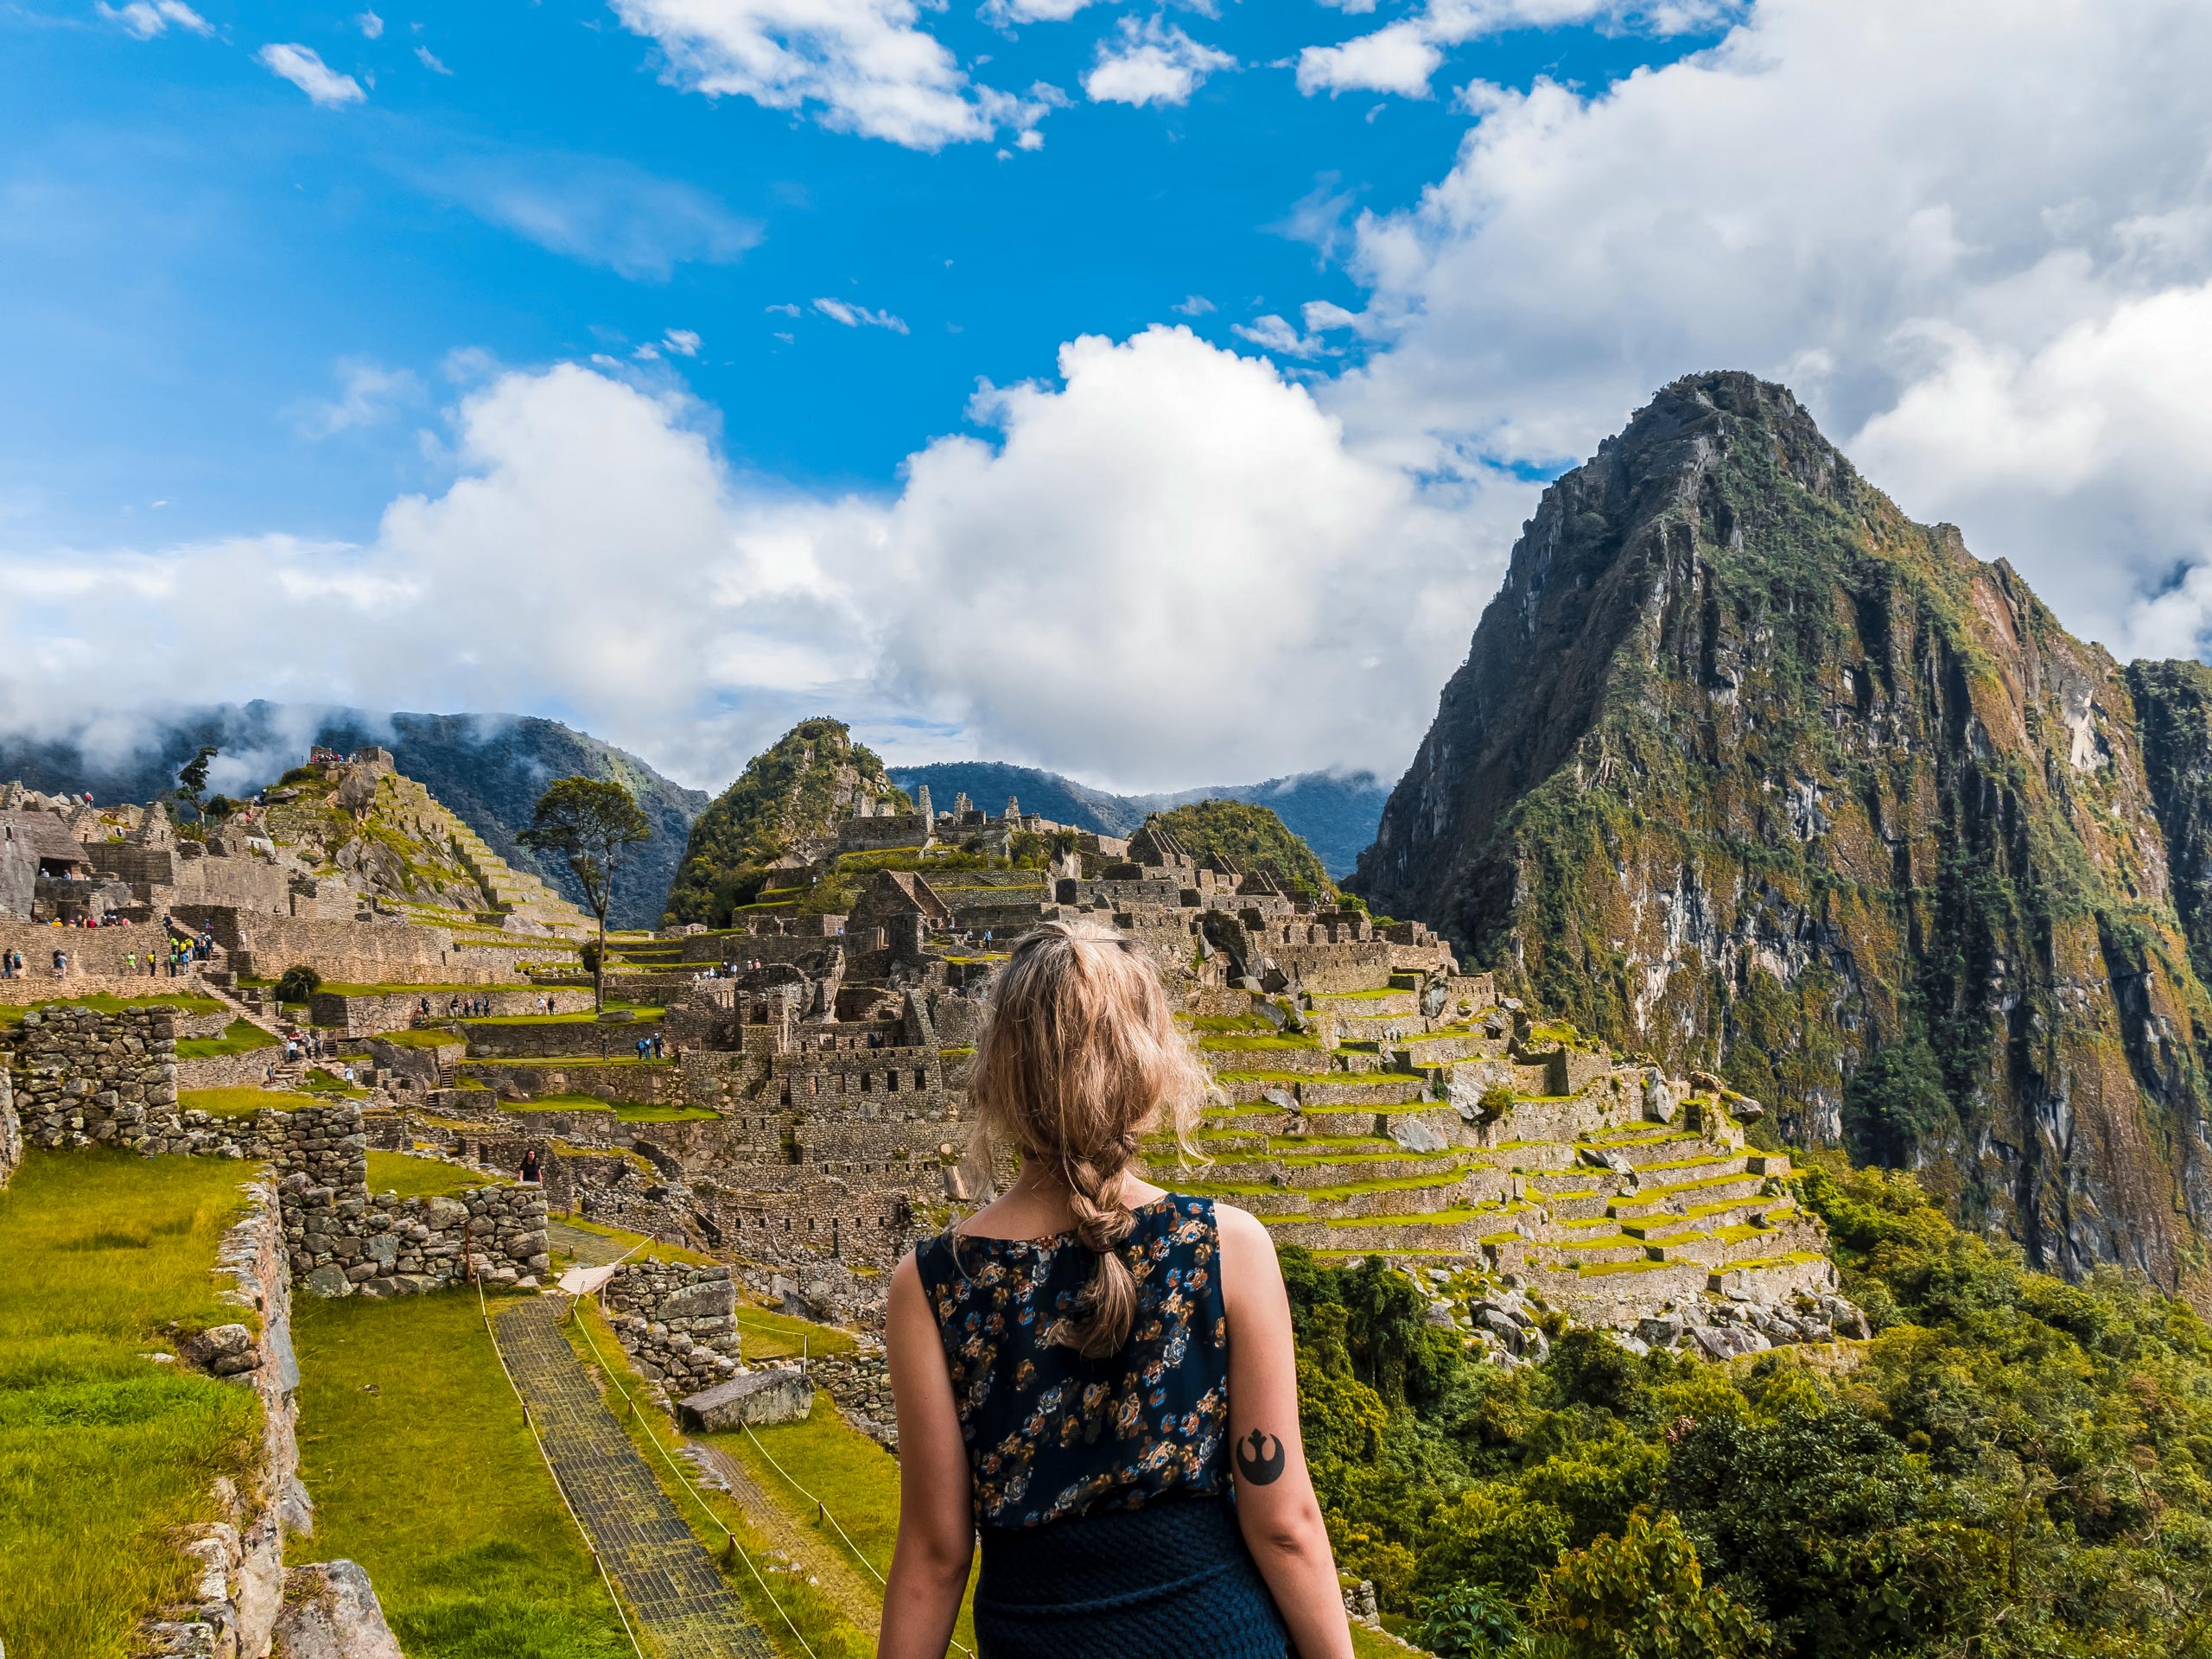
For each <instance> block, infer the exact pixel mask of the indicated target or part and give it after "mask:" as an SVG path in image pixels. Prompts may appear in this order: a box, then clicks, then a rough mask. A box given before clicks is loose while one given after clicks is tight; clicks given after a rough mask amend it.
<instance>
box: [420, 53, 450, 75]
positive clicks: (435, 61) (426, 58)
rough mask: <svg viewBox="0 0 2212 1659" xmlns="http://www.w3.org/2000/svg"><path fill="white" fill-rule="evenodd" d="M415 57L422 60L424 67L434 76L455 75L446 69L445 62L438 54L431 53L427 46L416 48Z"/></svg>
mask: <svg viewBox="0 0 2212 1659" xmlns="http://www.w3.org/2000/svg"><path fill="white" fill-rule="evenodd" d="M415 55H416V57H417V58H418V59H420V60H422V64H423V67H424V68H425V69H427V70H429V72H430V73H432V74H434V75H449V74H451V73H453V71H452V70H450V69H448V68H447V67H446V66H445V63H444V60H442V59H441V58H440V57H439V56H438V54H436V53H435V52H433V51H431V50H430V48H429V47H427V46H418V47H416V48H415Z"/></svg>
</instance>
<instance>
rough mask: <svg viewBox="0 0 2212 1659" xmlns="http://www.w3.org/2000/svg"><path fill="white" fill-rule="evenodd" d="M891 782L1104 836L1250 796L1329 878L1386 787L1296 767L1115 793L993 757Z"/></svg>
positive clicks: (1365, 834)
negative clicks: (1163, 790) (1010, 805)
mask: <svg viewBox="0 0 2212 1659" xmlns="http://www.w3.org/2000/svg"><path fill="white" fill-rule="evenodd" d="M889 770H890V773H891V780H892V782H893V783H895V784H897V785H899V787H900V788H901V789H903V790H905V791H906V792H907V793H908V794H910V795H911V794H912V793H913V792H914V791H916V790H918V789H919V788H921V787H922V785H925V784H926V785H929V791H930V798H931V800H932V801H933V802H934V803H935V804H936V805H937V807H938V810H940V811H942V810H945V809H947V808H949V807H950V806H951V804H952V798H953V797H954V796H955V795H958V794H961V793H963V792H964V793H965V794H966V795H967V796H968V798H969V799H970V800H972V801H974V802H975V803H976V805H978V806H980V807H982V808H984V809H985V810H988V811H992V812H996V811H998V810H1000V809H1001V808H1002V807H1003V806H1005V804H1006V798H1007V796H1009V795H1011V796H1013V797H1014V798H1016V799H1017V800H1019V801H1020V803H1021V809H1022V810H1023V811H1025V812H1038V813H1041V814H1043V815H1044V816H1045V817H1048V818H1051V819H1053V820H1055V821H1056V822H1058V823H1067V824H1072V825H1074V826H1075V827H1076V828H1077V829H1091V830H1096V832H1098V833H1099V834H1101V835H1107V836H1126V835H1128V833H1129V832H1130V831H1131V830H1133V829H1135V828H1136V827H1137V826H1138V825H1139V824H1141V823H1143V822H1144V821H1145V819H1146V818H1147V817H1149V816H1151V815H1152V814H1153V813H1154V812H1167V811H1172V810H1174V809H1175V808H1176V807H1179V806H1188V805H1191V804H1193V803H1194V802H1198V801H1207V800H1225V801H1248V802H1250V803H1251V804H1254V805H1256V806H1265V807H1269V808H1272V809H1273V810H1274V814H1275V816H1276V817H1280V818H1281V820H1282V821H1283V823H1286V824H1287V825H1288V826H1289V827H1290V828H1291V829H1293V830H1294V831H1295V832H1296V833H1297V834H1298V835H1300V836H1303V837H1304V838H1305V841H1306V845H1307V846H1309V847H1311V848H1313V851H1314V852H1315V854H1316V855H1319V858H1320V860H1321V863H1322V866H1323V868H1325V869H1326V870H1327V871H1328V872H1329V874H1330V875H1332V877H1333V876H1341V875H1345V874H1349V873H1350V872H1351V868H1352V866H1353V865H1355V864H1356V863H1357V862H1358V861H1359V855H1361V854H1362V853H1363V852H1365V851H1366V850H1367V849H1368V847H1369V845H1370V843H1372V842H1373V841H1374V839H1375V827H1376V824H1377V823H1379V822H1380V821H1381V820H1382V817H1383V803H1384V802H1385V801H1387V800H1388V799H1389V796H1390V790H1389V785H1386V784H1384V783H1383V781H1382V780H1381V779H1378V778H1377V777H1376V775H1375V774H1374V773H1373V772H1344V773H1341V774H1339V773H1335V772H1299V773H1296V774H1294V775H1293V776H1290V777H1286V778H1270V779H1268V780H1267V781H1266V782H1265V783H1259V784H1222V785H1215V786H1213V787H1211V788H1206V789H1185V790H1178V791H1174V792H1173V793H1171V794H1160V795H1116V794H1113V793H1111V792H1109V791H1106V790H1103V789H1094V788H1092V787H1091V786H1090V785H1088V784H1080V783H1077V781H1076V780H1075V779H1072V778H1065V777H1063V776H1061V775H1060V774H1059V773H1058V772H1045V771H1042V770H1040V769H1039V768H1038V767H1035V766H1008V765H1007V764H1005V763H1004V762H1002V761H997V760H947V761H939V762H938V763H936V764H934V765H931V766H893V767H891V768H890V769H889Z"/></svg>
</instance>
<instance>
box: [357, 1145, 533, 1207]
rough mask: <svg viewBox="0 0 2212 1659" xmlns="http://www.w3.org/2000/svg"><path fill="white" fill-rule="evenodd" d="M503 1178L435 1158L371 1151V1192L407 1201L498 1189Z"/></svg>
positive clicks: (451, 1196)
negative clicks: (482, 1189)
mask: <svg viewBox="0 0 2212 1659" xmlns="http://www.w3.org/2000/svg"><path fill="white" fill-rule="evenodd" d="M503 1184H504V1183H503V1182H502V1181H501V1179H500V1178H499V1177H497V1176H493V1175H485V1174H482V1173H479V1172H478V1171H476V1170H473V1169H462V1168H461V1167H460V1166H458V1165H454V1164H447V1163H441V1162H440V1161H439V1160H436V1159H435V1158H416V1157H414V1156H411V1155H410V1154H407V1153H404V1152H378V1151H376V1150H375V1149H374V1148H371V1150H370V1152H369V1191H370V1192H397V1193H398V1194H399V1196H400V1197H401V1198H458V1197H459V1196H460V1195H461V1193H463V1192H472V1191H474V1189H475V1188H477V1187H480V1186H498V1185H503Z"/></svg>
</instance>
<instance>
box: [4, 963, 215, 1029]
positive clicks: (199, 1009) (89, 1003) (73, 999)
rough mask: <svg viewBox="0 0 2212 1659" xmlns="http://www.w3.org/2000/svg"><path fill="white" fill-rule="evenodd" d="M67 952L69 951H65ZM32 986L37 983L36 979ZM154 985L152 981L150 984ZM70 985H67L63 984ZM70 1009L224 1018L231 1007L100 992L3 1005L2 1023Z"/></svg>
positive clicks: (167, 995)
mask: <svg viewBox="0 0 2212 1659" xmlns="http://www.w3.org/2000/svg"><path fill="white" fill-rule="evenodd" d="M65 948H67V947H65ZM31 982H32V983H35V982H36V977H35V976H33V978H32V980H31ZM57 983H62V984H66V983H67V981H66V980H64V981H59V982H57ZM148 983H149V984H151V983H152V981H150V980H149V981H148ZM57 1002H58V1003H60V1004H61V1005H62V1006H63V1007H70V1008H94V1009H97V1010H99V1012H100V1013H102V1014H120V1013H122V1012H123V1011H124V1009H125V1008H149V1007H164V1008H175V1010H176V1011H177V1012H178V1013H179V1014H220V1013H221V1012H222V1011H223V1010H224V1009H225V1008H226V1007H228V1006H229V1004H227V1003H224V1002H218V1001H216V1000H215V999H214V998H213V997H212V996H202V995H200V993H198V992H197V991H149V992H147V993H146V995H143V996H140V995H137V994H136V993H133V994H132V995H129V996H114V995H110V994H109V993H107V992H105V991H100V992H98V993H96V994H94V995H91V996H41V997H39V998H36V999H35V1000H34V1001H31V1002H29V1003H16V1002H0V1021H4V1022H5V1023H7V1024H9V1025H14V1024H15V1023H16V1021H17V1020H21V1019H22V1017H23V1015H24V1014H28V1013H29V1011H30V1010H31V1009H32V1008H43V1007H51V1006H53V1005H54V1004H55V1003H57Z"/></svg>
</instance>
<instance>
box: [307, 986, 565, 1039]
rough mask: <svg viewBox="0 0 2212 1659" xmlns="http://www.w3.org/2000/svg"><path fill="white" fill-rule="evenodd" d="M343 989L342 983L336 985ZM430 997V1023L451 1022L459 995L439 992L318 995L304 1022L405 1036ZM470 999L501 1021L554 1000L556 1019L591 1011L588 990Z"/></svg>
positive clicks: (499, 992) (530, 990)
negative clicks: (487, 1001)
mask: <svg viewBox="0 0 2212 1659" xmlns="http://www.w3.org/2000/svg"><path fill="white" fill-rule="evenodd" d="M340 983H341V984H343V983H345V981H342V980H341V981H340ZM424 995H430V994H429V993H426V992H422V991H411V992H394V993H385V994H377V995H360V996H349V995H344V994H342V993H340V992H336V991H317V992H316V993H315V999H314V1001H311V1002H310V1003H309V1004H308V1017H309V1018H310V1019H311V1020H314V1022H315V1024H316V1025H318V1026H334V1027H339V1028H340V1029H342V1030H343V1031H344V1032H345V1033H346V1034H347V1035H348V1036H354V1037H365V1036H367V1035H369V1034H371V1033H374V1032H380V1031H404V1030H406V1029H407V1027H409V1026H410V1025H412V1024H413V1023H414V1021H415V1018H416V1015H417V1014H420V1013H421V1012H422V999H423V996H424ZM455 995H459V993H456V992H452V991H442V992H439V993H437V994H435V995H430V1014H431V1017H432V1018H433V1019H438V1020H442V1019H446V1018H448V1017H450V1016H449V1015H448V1013H447V1003H448V1001H449V1000H450V999H451V998H453V997H454V996H455ZM471 995H483V996H488V997H490V998H491V999H492V1012H493V1014H495V1015H497V1016H499V1017H500V1018H503V1019H512V1018H514V1017H516V1016H518V1015H522V1014H536V1013H537V1012H538V1003H539V1000H540V999H541V998H543V997H547V996H550V997H551V998H552V999H553V1012H554V1013H556V1014H582V1013H583V1012H584V1011H585V1010H586V1009H588V1008H589V1007H591V993H590V991H588V990H550V989H545V988H539V987H537V986H530V987H526V988H523V989H520V990H517V989H513V988H505V989H491V988H487V989H486V990H484V991H481V992H474V993H471Z"/></svg>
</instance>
